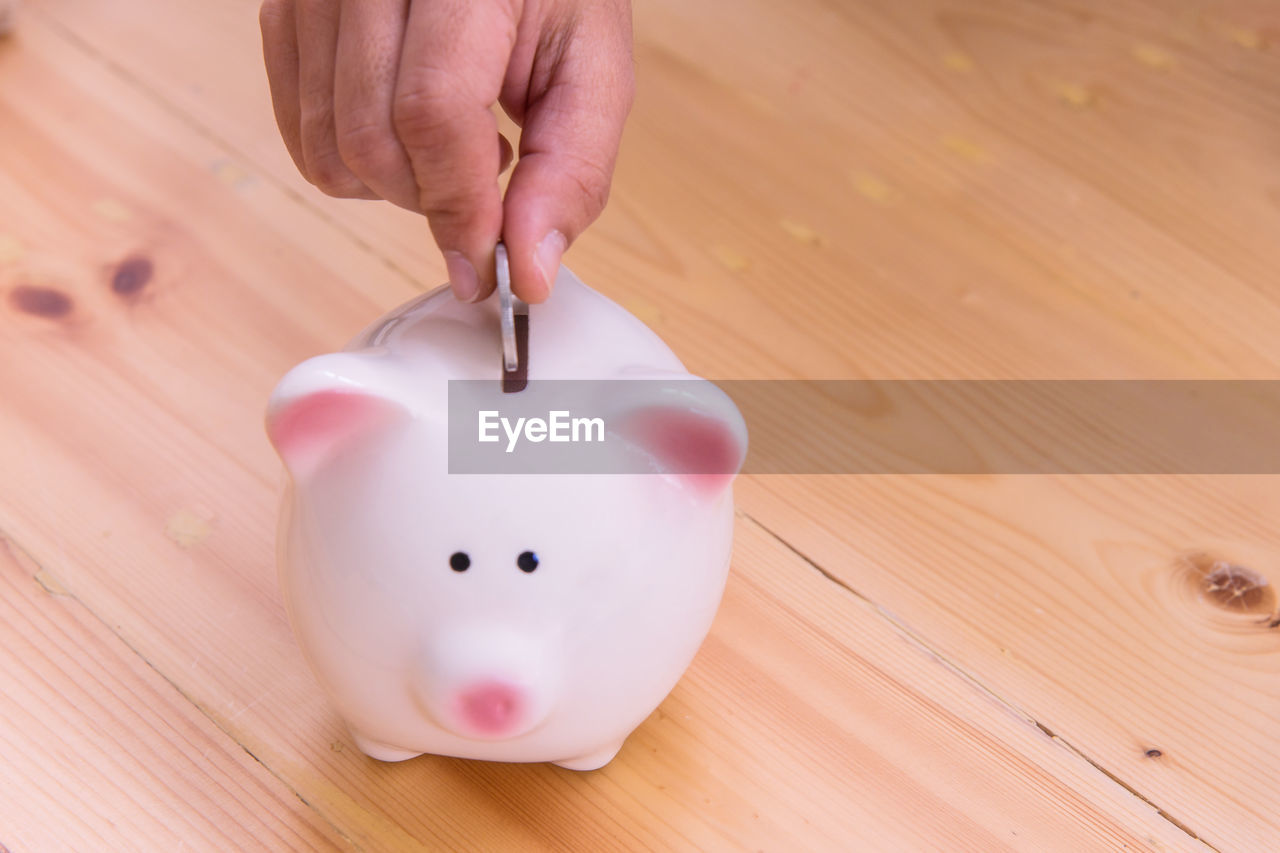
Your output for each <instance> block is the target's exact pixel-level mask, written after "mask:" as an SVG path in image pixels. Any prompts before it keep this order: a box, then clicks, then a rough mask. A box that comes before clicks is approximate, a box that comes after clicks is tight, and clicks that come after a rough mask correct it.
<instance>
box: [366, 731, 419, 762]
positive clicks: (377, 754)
mask: <svg viewBox="0 0 1280 853" xmlns="http://www.w3.org/2000/svg"><path fill="white" fill-rule="evenodd" d="M351 739H352V740H354V741H355V742H356V746H357V747H358V748H359V749H360V751H361V752H363V753H364V754H365V755H367V756H369V757H370V758H376V759H378V760H379V761H408V760H409V759H410V758H417V757H418V756H419V755H422V753H421V752H417V751H415V750H412V749H401V748H399V747H398V746H387V745H386V744H385V743H378V742H377V741H376V740H370V739H369V738H367V737H365V736H364V735H362V734H359V733H358V732H352V733H351Z"/></svg>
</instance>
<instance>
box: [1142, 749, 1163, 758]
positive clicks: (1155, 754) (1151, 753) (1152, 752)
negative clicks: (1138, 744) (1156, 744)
mask: <svg viewBox="0 0 1280 853" xmlns="http://www.w3.org/2000/svg"><path fill="white" fill-rule="evenodd" d="M1142 754H1143V755H1145V756H1146V757H1147V758H1159V757H1160V756H1162V755H1164V753H1163V752H1161V751H1160V750H1158V749H1148V750H1147V751H1146V752H1144V753H1142Z"/></svg>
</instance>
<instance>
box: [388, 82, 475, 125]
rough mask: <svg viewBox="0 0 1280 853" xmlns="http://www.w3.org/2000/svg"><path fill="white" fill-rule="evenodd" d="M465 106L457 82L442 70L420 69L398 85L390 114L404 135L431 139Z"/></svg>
mask: <svg viewBox="0 0 1280 853" xmlns="http://www.w3.org/2000/svg"><path fill="white" fill-rule="evenodd" d="M461 108H462V100H461V98H460V91H459V89H458V86H457V85H456V82H455V81H454V80H453V79H452V76H451V75H448V74H446V73H444V72H441V71H436V70H429V69H419V70H418V71H415V72H414V74H413V76H412V77H411V78H410V79H408V80H406V81H405V83H404V85H402V86H401V87H400V88H399V89H397V91H396V94H395V100H394V101H393V103H392V108H391V117H392V122H393V123H394V124H395V128H396V131H397V132H398V133H399V134H400V136H401V138H407V139H411V140H417V139H430V138H432V137H434V136H435V135H436V134H438V133H439V132H440V131H441V130H443V129H445V128H446V127H447V126H448V124H449V122H450V121H451V120H452V119H454V118H455V117H456V116H457V114H458V112H459V111H460V110H461Z"/></svg>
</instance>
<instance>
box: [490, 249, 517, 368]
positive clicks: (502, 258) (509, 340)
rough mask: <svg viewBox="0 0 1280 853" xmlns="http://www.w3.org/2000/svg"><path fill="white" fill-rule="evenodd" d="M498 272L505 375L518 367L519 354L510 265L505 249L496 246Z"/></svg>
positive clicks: (499, 315) (494, 254)
mask: <svg viewBox="0 0 1280 853" xmlns="http://www.w3.org/2000/svg"><path fill="white" fill-rule="evenodd" d="M493 257H494V263H495V264H496V265H497V268H498V269H497V272H498V317H499V320H500V322H501V323H502V365H503V367H505V368H506V371H507V373H511V372H513V371H514V370H516V368H518V367H519V366H520V353H519V351H518V350H517V349H516V298H515V296H513V295H512V294H511V264H510V262H509V261H508V260H507V247H506V246H504V245H502V244H501V243H499V244H498V246H497V248H496V249H495V250H494V253H493Z"/></svg>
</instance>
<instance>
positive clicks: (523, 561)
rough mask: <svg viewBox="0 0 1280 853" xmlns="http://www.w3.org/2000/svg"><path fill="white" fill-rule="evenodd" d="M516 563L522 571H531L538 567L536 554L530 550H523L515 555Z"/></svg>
mask: <svg viewBox="0 0 1280 853" xmlns="http://www.w3.org/2000/svg"><path fill="white" fill-rule="evenodd" d="M516 565H517V566H519V567H520V571H522V572H531V571H533V570H534V569H536V568H538V555H537V554H535V553H533V552H532V551H525V552H524V553H522V554H521V555H520V556H519V557H516Z"/></svg>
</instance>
